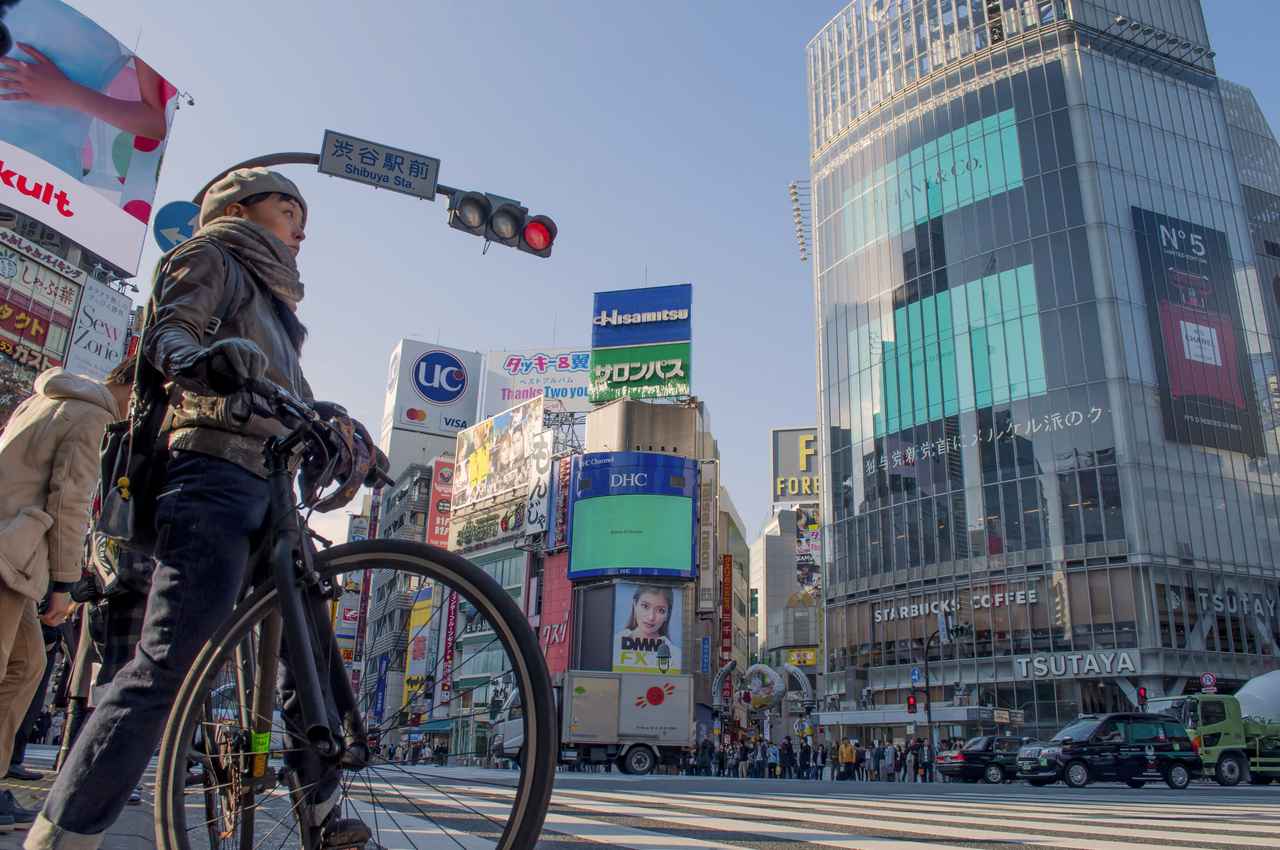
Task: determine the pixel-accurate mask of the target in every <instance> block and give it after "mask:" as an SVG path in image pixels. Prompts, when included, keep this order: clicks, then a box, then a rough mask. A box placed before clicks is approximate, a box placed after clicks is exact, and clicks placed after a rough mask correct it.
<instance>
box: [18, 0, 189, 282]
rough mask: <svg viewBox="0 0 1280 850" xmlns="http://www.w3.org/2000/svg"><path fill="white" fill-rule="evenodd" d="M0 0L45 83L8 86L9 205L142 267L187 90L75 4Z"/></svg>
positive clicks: (130, 268) (122, 264)
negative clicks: (164, 163)
mask: <svg viewBox="0 0 1280 850" xmlns="http://www.w3.org/2000/svg"><path fill="white" fill-rule="evenodd" d="M0 8H3V9H4V11H5V16H4V26H5V27H7V28H8V30H9V33H10V36H11V37H12V39H13V42H14V46H13V47H12V48H11V49H10V50H9V53H8V55H7V56H6V57H5V58H6V59H7V60H9V61H10V62H11V63H13V62H18V63H22V64H23V65H25V66H27V68H26V69H25V70H27V71H29V74H24V75H23V79H30V80H33V81H37V80H39V81H44V85H40V86H35V85H32V86H31V87H30V88H26V87H25V85H24V83H23V82H22V80H21V79H19V78H18V77H17V76H11V77H10V79H9V80H8V82H7V86H6V88H5V89H4V90H3V91H0V94H3V95H4V96H5V98H4V99H0V204H4V205H6V206H9V207H12V208H13V209H16V210H18V211H19V212H21V213H25V214H26V215H29V216H31V217H32V218H34V219H36V220H37V221H39V222H42V223H43V224H45V225H47V226H49V227H51V228H53V229H54V230H56V231H57V232H58V233H61V234H62V235H64V236H66V237H67V238H68V239H71V240H72V241H73V242H77V243H79V244H80V245H83V246H84V247H85V248H88V249H89V250H90V251H92V252H93V253H95V254H97V255H98V256H100V257H102V258H103V259H105V260H106V261H107V262H109V263H111V264H112V265H114V266H116V267H117V268H118V269H120V270H122V271H124V272H126V273H127V274H128V275H130V276H132V275H134V274H136V273H137V271H138V260H139V258H140V257H141V254H142V243H143V241H144V239H145V237H146V233H147V223H148V222H149V221H150V220H151V205H152V203H153V202H154V200H155V193H156V181H157V179H158V177H159V174H160V162H161V160H162V158H163V157H164V149H165V142H166V140H167V137H168V135H169V127H170V124H171V123H172V120H173V115H174V112H175V111H176V110H177V97H176V95H177V90H176V89H175V88H174V87H173V86H172V85H171V84H170V83H169V82H168V81H167V80H165V79H164V78H163V77H161V76H160V75H159V74H158V73H156V71H155V70H154V69H153V68H152V67H151V66H150V65H148V64H147V63H145V62H143V61H142V60H141V59H140V58H138V57H137V56H135V55H134V54H133V51H131V50H129V48H127V47H125V46H124V45H123V44H121V43H120V42H118V41H116V39H115V38H114V37H113V36H112V35H111V34H110V33H108V32H107V31H106V30H104V29H102V27H100V26H98V25H97V24H96V23H94V22H93V21H92V20H90V19H89V18H86V17H85V16H84V15H82V14H80V13H79V12H77V11H76V10H75V9H73V8H72V7H71V6H69V5H67V4H66V3H62V2H59V0H18V2H16V3H14V2H11V1H10V2H4V3H0ZM5 70H8V71H13V70H14V69H13V67H12V65H10V66H9V67H8V68H6V69H5Z"/></svg>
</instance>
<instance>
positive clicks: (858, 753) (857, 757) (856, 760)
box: [853, 740, 867, 782]
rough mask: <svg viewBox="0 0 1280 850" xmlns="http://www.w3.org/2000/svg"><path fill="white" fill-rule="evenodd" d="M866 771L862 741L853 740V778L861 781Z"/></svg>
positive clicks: (864, 749)
mask: <svg viewBox="0 0 1280 850" xmlns="http://www.w3.org/2000/svg"><path fill="white" fill-rule="evenodd" d="M866 772H867V749H866V747H864V746H862V742H861V741H858V740H854V742H853V778H854V779H855V780H856V781H858V782H862V781H863V780H865V779H866Z"/></svg>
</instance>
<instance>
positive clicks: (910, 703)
mask: <svg viewBox="0 0 1280 850" xmlns="http://www.w3.org/2000/svg"><path fill="white" fill-rule="evenodd" d="M915 713H916V695H915V694H907V714H915Z"/></svg>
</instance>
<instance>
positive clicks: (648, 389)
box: [589, 342, 690, 404]
mask: <svg viewBox="0 0 1280 850" xmlns="http://www.w3.org/2000/svg"><path fill="white" fill-rule="evenodd" d="M689 358H690V346H689V343H688V342H669V343H663V344H661V345H639V346H632V347H629V348H596V349H592V351H591V376H590V381H591V382H590V393H589V398H590V400H591V403H592V404H603V403H604V402H607V401H613V400H614V399H618V398H671V397H672V396H685V395H689V372H690V363H689Z"/></svg>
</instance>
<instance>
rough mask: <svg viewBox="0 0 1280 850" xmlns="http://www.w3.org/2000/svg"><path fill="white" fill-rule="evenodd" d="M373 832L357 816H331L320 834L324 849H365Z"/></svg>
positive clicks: (321, 844)
mask: <svg viewBox="0 0 1280 850" xmlns="http://www.w3.org/2000/svg"><path fill="white" fill-rule="evenodd" d="M371 838H373V833H372V832H371V831H370V830H369V827H368V826H366V825H365V823H364V821H361V820H358V819H356V818H330V819H329V820H328V821H327V822H326V823H325V825H324V828H323V830H322V832H321V834H320V846H321V848H323V850H364V848H365V845H366V844H368V843H369V839H371Z"/></svg>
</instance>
